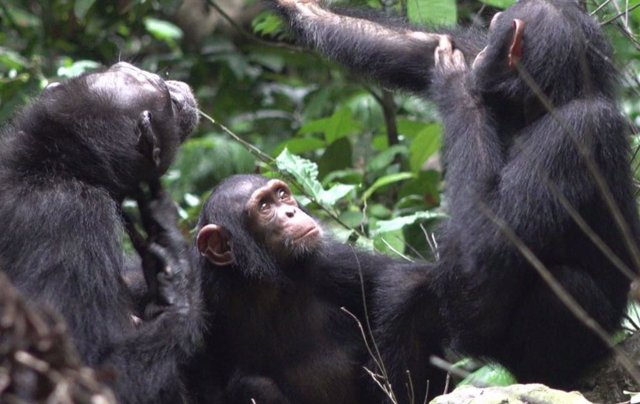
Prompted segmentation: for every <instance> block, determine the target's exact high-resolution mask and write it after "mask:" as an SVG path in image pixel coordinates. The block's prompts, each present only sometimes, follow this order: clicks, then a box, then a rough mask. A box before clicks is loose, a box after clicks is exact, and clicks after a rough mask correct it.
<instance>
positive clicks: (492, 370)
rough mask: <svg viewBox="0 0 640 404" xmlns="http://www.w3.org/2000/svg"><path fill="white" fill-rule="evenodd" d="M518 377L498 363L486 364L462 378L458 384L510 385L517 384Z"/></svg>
mask: <svg viewBox="0 0 640 404" xmlns="http://www.w3.org/2000/svg"><path fill="white" fill-rule="evenodd" d="M516 383H518V381H517V380H516V378H515V377H514V376H513V375H512V374H511V373H510V372H509V371H508V370H507V369H506V368H504V367H502V366H500V365H496V364H490V365H484V366H483V367H481V368H480V369H478V370H476V371H475V372H473V373H471V374H470V375H469V376H467V377H465V378H464V379H462V381H461V382H460V383H458V386H464V385H473V386H509V385H512V384H516Z"/></svg>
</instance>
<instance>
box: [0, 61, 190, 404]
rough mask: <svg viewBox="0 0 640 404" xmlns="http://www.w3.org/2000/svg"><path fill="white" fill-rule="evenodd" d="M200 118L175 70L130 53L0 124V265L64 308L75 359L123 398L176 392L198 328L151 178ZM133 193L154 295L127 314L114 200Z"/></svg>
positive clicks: (170, 218)
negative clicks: (141, 312) (144, 193)
mask: <svg viewBox="0 0 640 404" xmlns="http://www.w3.org/2000/svg"><path fill="white" fill-rule="evenodd" d="M196 123H197V113H196V102H195V100H194V98H193V95H192V93H191V90H190V89H189V87H188V86H187V85H186V84H185V83H182V82H176V81H164V80H162V79H161V78H160V77H158V76H157V75H155V74H151V73H148V72H145V71H142V70H139V69H137V68H135V67H133V66H131V65H129V64H126V63H118V64H116V65H114V66H112V67H111V68H109V69H107V70H105V71H102V72H99V73H91V74H86V75H83V76H80V77H77V78H74V79H70V80H68V81H65V82H62V83H56V84H52V85H50V86H48V87H47V88H46V89H45V90H44V92H43V93H42V95H41V96H40V97H39V98H37V99H36V100H35V101H34V102H33V103H32V104H31V105H30V106H28V107H26V108H25V109H24V110H22V111H21V112H20V113H19V114H18V116H17V118H16V119H15V120H14V122H13V123H12V124H11V125H8V126H7V127H6V128H4V129H3V131H2V133H1V134H0V136H1V137H0V222H2V223H3V225H4V229H5V230H4V231H3V232H2V235H1V236H0V267H1V268H2V269H3V270H4V271H6V272H7V273H8V275H9V277H10V279H11V281H12V282H13V283H14V284H15V285H16V287H17V288H18V289H19V290H20V292H21V293H22V294H23V295H24V296H25V297H26V298H27V299H29V300H31V301H36V302H38V303H40V304H45V305H48V306H50V307H52V308H54V309H56V310H57V311H59V312H60V313H62V315H63V317H64V318H65V320H66V322H67V324H68V326H69V329H70V332H71V335H72V337H73V341H74V343H75V344H76V346H77V348H78V351H79V353H80V356H81V358H82V360H83V361H84V362H85V363H86V364H88V365H90V366H99V367H103V368H105V369H111V370H113V371H114V373H115V379H114V380H113V383H112V387H113V388H114V391H115V393H116V395H117V396H118V399H119V401H120V402H123V403H126V402H130V403H143V402H150V403H151V402H152V403H158V402H170V403H175V402H179V400H180V396H181V394H182V391H181V386H180V382H179V374H178V372H177V368H178V365H179V363H180V362H179V360H181V359H183V358H184V357H185V355H186V354H187V353H189V352H190V351H191V350H192V349H193V347H194V345H195V343H196V340H197V339H198V336H199V324H200V323H201V320H200V318H199V312H198V300H197V299H198V296H199V290H198V289H197V287H196V286H197V283H196V282H193V281H192V280H191V277H192V274H193V273H192V271H191V267H190V261H189V255H188V250H187V247H186V242H185V241H184V240H183V238H182V235H181V234H180V232H179V230H178V229H177V227H176V219H177V216H176V212H175V206H174V204H173V202H172V201H171V200H170V198H169V197H168V196H167V195H166V194H164V193H163V192H160V191H159V190H158V187H157V185H158V184H157V181H158V178H159V177H160V176H161V174H162V173H164V171H165V170H166V169H167V167H168V166H169V164H170V163H171V161H172V159H173V158H174V156H175V153H176V150H177V148H178V146H179V145H180V143H181V142H182V141H183V140H184V139H185V137H186V136H187V135H188V134H189V133H190V132H191V131H192V130H193V129H194V127H195V125H196ZM141 183H148V184H150V188H151V190H152V192H151V196H150V197H149V198H148V199H145V198H140V202H141V216H142V218H143V221H144V227H145V229H146V230H147V231H148V233H149V239H148V240H147V243H146V245H144V246H142V247H143V251H142V253H143V257H142V258H143V266H144V270H145V272H146V275H147V281H148V282H149V285H148V286H149V290H151V291H153V293H154V299H153V301H152V302H150V304H149V305H148V307H147V313H148V314H149V316H148V318H146V319H145V320H146V321H144V322H143V323H142V324H139V325H135V324H134V322H133V321H132V313H133V309H134V308H133V306H132V304H131V301H130V300H129V290H128V289H127V287H126V285H125V284H124V281H123V279H122V277H121V271H122V269H123V265H124V262H123V261H124V253H123V246H122V240H121V239H122V237H123V236H124V226H123V220H122V213H121V208H120V205H121V202H122V200H123V198H124V197H125V196H127V195H139V194H140V188H141Z"/></svg>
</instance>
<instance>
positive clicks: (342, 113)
mask: <svg viewBox="0 0 640 404" xmlns="http://www.w3.org/2000/svg"><path fill="white" fill-rule="evenodd" d="M361 129H362V124H361V123H360V122H359V121H357V120H355V119H353V114H352V113H351V110H350V109H349V108H341V109H339V110H337V111H336V112H334V113H333V115H331V116H330V117H328V118H322V119H317V120H314V121H311V122H309V123H307V124H306V125H304V126H303V127H302V128H300V130H299V131H298V133H299V134H306V133H323V134H324V138H325V141H326V142H327V144H331V143H333V142H335V141H336V140H337V139H340V138H342V137H344V136H346V135H348V134H351V133H355V132H359V131H360V130H361Z"/></svg>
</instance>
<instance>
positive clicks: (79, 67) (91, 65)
mask: <svg viewBox="0 0 640 404" xmlns="http://www.w3.org/2000/svg"><path fill="white" fill-rule="evenodd" d="M100 66H101V65H100V63H98V62H95V61H93V60H77V61H75V62H73V63H72V64H71V65H69V66H61V67H59V68H58V72H57V75H58V76H59V77H76V76H79V75H81V74H83V73H86V72H88V71H91V70H95V69H97V68H98V67H100Z"/></svg>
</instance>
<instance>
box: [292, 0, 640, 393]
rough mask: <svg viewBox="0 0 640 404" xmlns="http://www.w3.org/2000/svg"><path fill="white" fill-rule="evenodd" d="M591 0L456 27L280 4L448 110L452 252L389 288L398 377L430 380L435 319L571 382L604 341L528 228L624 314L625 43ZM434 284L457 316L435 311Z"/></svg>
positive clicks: (338, 51)
mask: <svg viewBox="0 0 640 404" xmlns="http://www.w3.org/2000/svg"><path fill="white" fill-rule="evenodd" d="M580 3H581V2H579V1H577V0H576V1H570V0H565V1H560V0H547V1H543V0H521V1H519V2H518V3H516V4H515V5H513V6H512V7H511V8H509V9H508V10H506V11H505V12H503V13H499V14H496V16H494V18H493V19H492V22H491V25H490V27H489V30H488V32H487V33H486V34H485V33H477V32H475V31H474V32H472V34H471V35H469V33H470V31H466V32H465V31H464V30H462V31H460V30H457V31H450V32H448V34H449V35H450V36H447V35H439V34H429V33H423V32H418V31H412V30H410V29H408V28H403V27H401V26H400V25H398V24H395V23H391V24H389V25H387V26H385V25H382V22H381V21H378V22H373V21H371V20H365V19H360V18H353V17H348V16H341V15H337V14H333V13H332V12H330V11H328V10H326V9H323V8H321V7H320V6H319V5H317V4H316V3H315V2H313V1H295V0H280V1H279V4H280V6H281V9H282V10H283V12H284V14H285V16H286V17H287V18H289V21H290V22H291V24H292V26H293V27H294V28H295V30H296V32H297V33H298V34H299V35H300V36H301V38H302V40H303V41H306V43H307V44H310V45H312V46H314V47H316V48H318V49H319V50H320V51H322V52H323V53H325V54H326V55H329V56H330V57H333V58H335V59H337V60H338V61H340V62H342V63H345V64H346V65H348V66H350V67H352V68H353V69H356V70H359V71H365V72H367V73H369V74H370V75H372V76H373V77H375V78H378V79H380V80H381V81H383V82H384V83H387V84H392V85H396V86H398V87H401V88H406V89H409V90H414V91H424V92H425V95H427V94H428V93H427V90H429V89H430V90H431V97H432V98H433V99H434V100H435V102H436V104H437V105H438V107H439V110H440V112H441V115H442V118H443V121H444V127H445V134H444V138H445V141H444V143H445V145H444V161H445V167H446V174H445V179H446V202H447V204H446V207H447V210H448V212H449V214H450V219H448V220H446V221H445V222H444V224H443V225H442V228H441V231H440V235H439V245H440V251H439V256H440V259H439V260H438V261H437V262H436V263H434V264H433V266H432V267H431V268H427V269H425V270H424V271H423V273H422V279H419V278H420V277H415V278H416V279H415V280H414V281H411V282H402V283H401V284H396V285H388V286H386V287H384V286H381V288H380V289H379V291H378V297H377V299H379V300H382V301H381V302H379V304H378V306H379V307H381V308H382V309H381V311H380V313H379V315H378V316H377V317H376V318H377V321H376V323H377V327H376V328H377V331H376V333H375V334H376V339H377V341H378V343H379V345H380V349H381V351H382V354H383V357H385V359H386V362H387V363H386V365H387V368H388V369H390V370H391V372H390V373H391V382H392V384H393V385H394V386H396V387H398V386H401V385H403V384H405V381H406V380H407V379H406V375H405V374H404V370H405V369H407V368H408V369H410V371H411V375H412V379H413V380H412V382H413V386H414V389H413V390H414V391H415V392H417V394H421V393H422V391H424V389H423V386H424V385H425V382H424V377H423V375H422V374H421V372H423V371H424V366H426V365H425V364H427V363H428V355H429V354H430V353H429V352H428V350H424V349H422V348H420V346H421V342H422V340H423V339H422V337H421V335H422V333H433V328H441V327H446V329H447V334H448V339H449V342H450V345H451V347H452V348H454V349H455V350H457V351H460V352H463V353H468V354H472V355H476V356H482V357H486V358H488V359H491V360H496V361H499V362H501V363H502V364H504V365H506V366H507V367H508V368H509V369H510V370H511V371H513V372H514V373H515V375H516V376H517V377H518V379H519V380H520V381H523V382H530V381H537V382H545V383H549V384H552V385H555V386H559V387H563V386H567V385H568V384H570V383H571V379H572V377H575V376H577V375H578V374H579V371H580V370H582V369H583V368H584V367H585V366H586V365H587V364H588V363H589V362H590V361H592V360H593V358H595V357H596V356H597V355H598V354H601V353H602V352H603V351H604V348H605V343H604V342H603V341H602V340H601V339H599V338H598V337H596V336H595V334H594V332H593V331H592V330H590V329H588V327H587V326H585V325H584V322H583V321H581V320H578V319H577V318H576V316H575V315H574V314H573V313H571V312H570V311H569V310H568V309H567V307H566V306H565V304H564V303H563V302H561V300H560V299H559V298H558V297H557V295H556V294H555V293H554V292H552V290H551V288H550V287H549V285H548V284H546V283H545V282H544V281H543V280H542V277H541V276H540V275H539V273H538V272H537V271H536V270H535V269H534V267H533V266H532V265H531V262H530V260H528V259H526V258H525V256H524V254H523V250H522V249H521V248H519V247H517V246H516V243H517V242H518V240H520V241H522V243H524V245H525V246H526V247H527V248H528V249H529V250H530V251H531V252H532V253H533V254H535V256H536V257H537V259H538V260H540V262H541V263H542V264H543V265H544V266H545V267H546V268H547V269H548V270H549V271H550V273H551V275H552V276H553V277H554V278H555V280H557V281H558V282H559V284H560V285H561V286H562V288H563V289H564V290H565V291H566V292H568V294H569V295H570V296H571V297H572V298H573V299H575V301H577V303H579V304H580V305H581V306H582V308H583V309H584V310H585V311H586V312H587V313H588V315H589V316H590V317H591V318H592V319H593V320H595V321H596V322H597V323H598V324H599V325H600V326H601V327H602V328H603V329H604V330H605V331H607V332H612V331H614V330H615V329H616V327H618V325H619V321H620V319H621V317H622V315H623V312H624V309H625V305H626V294H627V291H628V287H629V280H630V278H632V277H633V276H635V273H636V272H635V270H636V269H637V262H638V261H637V248H638V247H637V246H638V240H639V238H640V227H639V224H638V216H637V212H636V206H635V203H634V198H633V192H632V183H631V178H632V177H631V173H630V169H629V158H630V155H629V147H628V146H629V145H628V139H627V137H626V134H627V131H628V128H627V125H626V124H625V120H624V118H623V116H622V115H621V114H620V112H619V111H618V107H617V103H616V101H615V94H614V89H615V85H616V73H615V68H614V67H613V65H612V62H611V58H612V50H611V47H610V45H609V44H608V42H607V40H606V38H605V37H604V35H603V33H602V31H601V29H600V28H599V26H598V23H597V22H596V21H594V20H593V19H592V18H591V17H590V16H589V15H588V14H587V13H586V12H585V10H584V9H583V8H582V6H581V4H580ZM445 33H446V32H445ZM434 48H437V49H436V51H435V52H431V50H432V49H434ZM480 49H483V50H482V51H481V52H480V51H479V50H480ZM469 65H471V67H468V66H469ZM618 213H619V218H621V220H619V219H616V216H617V215H618ZM511 233H512V234H511ZM600 241H601V242H602V243H600ZM602 244H604V245H606V247H602ZM608 250H610V251H608ZM425 296H426V297H425ZM433 296H438V299H437V300H438V302H439V304H440V306H441V319H443V320H444V323H438V322H437V321H435V320H434V321H424V320H423V318H424V314H423V312H424V311H425V310H427V311H431V310H432V307H431V303H430V301H431V300H433ZM385 299H387V300H388V301H390V302H391V303H388V304H386V303H385V302H384V300H385ZM416 347H418V349H419V350H420V352H418V350H417V349H416ZM416 375H418V376H417V377H416ZM398 396H399V397H400V398H404V397H406V396H404V395H403V394H398ZM416 401H417V402H420V401H421V397H417V399H416Z"/></svg>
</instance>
